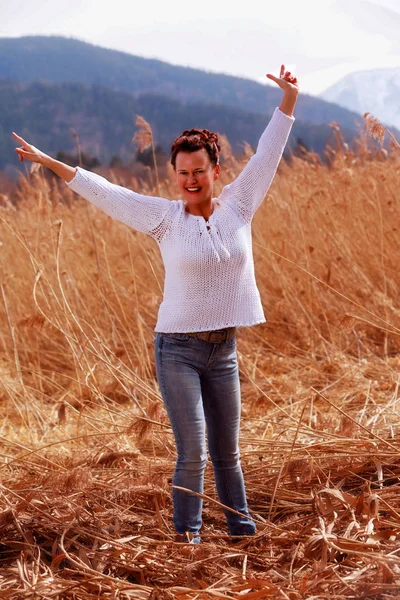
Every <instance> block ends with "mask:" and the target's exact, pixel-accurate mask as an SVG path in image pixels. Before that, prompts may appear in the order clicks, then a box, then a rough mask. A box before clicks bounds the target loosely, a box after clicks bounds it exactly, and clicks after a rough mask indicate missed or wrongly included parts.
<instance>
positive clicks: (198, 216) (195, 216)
mask: <svg viewBox="0 0 400 600" xmlns="http://www.w3.org/2000/svg"><path fill="white" fill-rule="evenodd" d="M216 200H217V199H216V198H213V199H212V202H213V206H214V208H213V211H212V213H211V215H210V216H209V217H208V219H206V218H205V217H202V216H201V215H192V214H191V213H188V212H187V211H186V209H185V203H184V202H183V200H182V204H183V212H184V213H185V214H186V215H187V216H188V217H190V218H191V219H197V220H198V221H199V220H203V221H205V222H206V223H210V221H211V220H213V218H214V215H215V211H216V208H217V206H218V204H217V202H216Z"/></svg>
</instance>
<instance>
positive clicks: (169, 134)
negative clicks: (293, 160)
mask: <svg viewBox="0 0 400 600" xmlns="http://www.w3.org/2000/svg"><path fill="white" fill-rule="evenodd" d="M281 98H282V90H281V89H279V88H278V86H276V87H275V88H274V87H272V86H270V85H261V84H259V83H257V82H254V81H251V80H248V79H244V78H240V77H233V76H228V75H221V74H215V73H207V72H205V71H201V70H199V69H191V68H187V67H179V66H174V65H170V64H168V63H165V62H162V61H159V60H152V59H146V58H141V57H137V56H133V55H131V54H128V53H125V52H120V51H116V50H109V49H106V48H102V47H99V46H95V45H93V44H88V43H86V42H82V41H79V40H76V39H73V38H65V37H59V36H24V37H20V38H0V168H5V167H7V165H13V166H14V167H15V166H16V165H15V158H16V155H15V153H14V148H15V143H14V140H13V139H12V138H11V131H16V132H17V133H19V134H20V135H22V136H23V137H25V138H26V139H27V140H28V141H30V142H31V143H33V144H34V145H36V146H38V147H39V148H41V149H42V150H43V151H44V152H47V153H49V154H51V155H53V156H54V154H55V153H57V152H58V151H64V152H73V151H74V150H75V143H76V142H75V140H74V139H73V137H72V130H73V129H75V130H76V132H77V133H78V135H79V140H80V143H81V146H82V150H83V151H84V152H87V153H88V154H91V155H92V156H93V155H94V156H96V157H97V158H98V159H99V160H100V161H101V162H102V163H105V162H108V161H109V160H110V159H111V158H112V157H113V156H114V155H119V156H120V158H121V159H122V160H124V161H126V160H128V159H129V158H131V157H132V152H133V146H132V135H133V132H134V124H135V118H136V115H141V116H143V117H144V118H145V119H146V120H147V121H148V122H149V123H150V125H151V127H152V129H153V133H154V139H155V141H156V143H158V144H160V145H161V146H162V147H163V149H164V150H166V151H168V150H169V147H170V144H171V142H172V140H173V139H174V138H175V137H176V135H178V134H179V133H180V132H181V131H182V130H183V129H186V128H191V127H201V128H202V127H204V128H208V129H212V130H214V131H217V132H219V133H223V134H225V135H226V136H227V138H228V139H229V141H230V143H231V144H232V146H233V150H234V151H235V152H239V151H240V150H241V148H242V144H243V142H244V141H247V142H248V143H249V144H251V145H252V146H253V147H255V146H256V144H257V141H258V139H259V137H260V135H261V133H262V131H263V130H264V128H265V126H266V124H267V122H268V120H269V118H270V117H271V115H272V112H273V110H274V108H275V107H276V106H278V105H279V103H280V100H281ZM295 116H296V121H295V123H294V126H293V129H292V132H291V135H290V138H289V143H288V147H287V148H288V150H289V149H291V148H292V149H293V148H294V147H295V146H296V144H297V143H301V144H302V145H303V146H306V147H308V148H309V149H311V150H313V151H314V152H317V153H318V154H322V153H323V150H324V149H325V146H326V142H327V140H328V139H329V136H330V134H331V129H330V127H329V123H331V122H332V121H335V122H337V123H338V124H339V125H340V127H341V129H342V132H343V134H344V137H345V140H346V141H347V142H348V143H350V144H351V142H352V140H353V139H354V137H355V136H357V135H358V131H359V129H358V128H359V127H361V128H362V127H363V120H362V117H361V116H360V115H359V114H357V113H356V112H351V111H349V110H347V109H344V108H342V107H340V106H338V105H337V104H332V103H330V102H327V101H325V100H322V99H319V98H314V97H312V96H309V95H307V94H300V96H299V99H298V102H297V105H296V112H295ZM19 167H20V165H19V164H18V168H19Z"/></svg>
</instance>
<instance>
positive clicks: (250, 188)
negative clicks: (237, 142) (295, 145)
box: [220, 65, 299, 223]
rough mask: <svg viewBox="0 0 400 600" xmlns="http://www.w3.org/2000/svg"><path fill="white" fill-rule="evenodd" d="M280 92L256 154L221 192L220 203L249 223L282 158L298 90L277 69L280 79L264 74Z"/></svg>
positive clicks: (282, 69)
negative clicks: (276, 85) (282, 93)
mask: <svg viewBox="0 0 400 600" xmlns="http://www.w3.org/2000/svg"><path fill="white" fill-rule="evenodd" d="M267 77H269V78H270V79H273V80H274V81H275V82H276V83H277V84H278V85H279V87H281V88H282V89H283V90H284V95H283V98H282V102H281V104H280V106H279V108H278V107H277V108H276V109H275V111H274V114H273V116H272V118H271V120H270V122H269V123H268V126H267V128H266V129H265V131H264V132H263V134H262V135H261V138H260V140H259V142H258V146H257V150H256V153H255V154H254V155H253V156H252V157H251V159H250V160H249V162H248V163H247V165H246V166H245V167H244V169H243V171H242V172H241V173H240V175H239V176H238V177H237V178H236V179H235V180H234V181H233V182H232V183H230V184H229V185H226V186H225V187H224V189H223V190H222V192H221V195H220V199H221V200H222V201H224V202H226V203H227V204H228V205H229V206H231V207H232V209H233V210H234V211H235V212H236V213H237V215H238V216H239V217H240V219H241V220H242V221H244V222H245V223H249V222H250V221H251V220H252V218H253V216H254V213H255V212H256V210H257V209H258V207H259V206H260V204H261V203H262V201H263V200H264V198H265V196H266V194H267V192H268V190H269V187H270V185H271V183H272V180H273V179H274V176H275V173H276V170H277V168H278V165H279V162H280V160H281V158H282V154H283V151H284V149H285V146H286V143H287V140H288V137H289V134H290V131H291V128H292V125H293V123H294V121H295V118H294V116H293V111H294V107H295V104H296V101H297V96H298V93H299V88H298V85H297V79H296V77H292V76H291V74H290V72H289V71H286V72H285V66H284V65H282V66H281V72H280V78H277V77H274V75H270V74H268V75H267Z"/></svg>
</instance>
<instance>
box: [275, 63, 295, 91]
mask: <svg viewBox="0 0 400 600" xmlns="http://www.w3.org/2000/svg"><path fill="white" fill-rule="evenodd" d="M267 77H268V79H272V81H275V83H277V84H278V85H279V87H280V88H282V89H283V91H284V92H292V93H297V94H298V93H299V84H298V83H297V78H296V77H294V76H293V75H292V74H291V72H290V71H286V72H285V65H281V72H280V74H279V78H278V77H274V75H271V73H267Z"/></svg>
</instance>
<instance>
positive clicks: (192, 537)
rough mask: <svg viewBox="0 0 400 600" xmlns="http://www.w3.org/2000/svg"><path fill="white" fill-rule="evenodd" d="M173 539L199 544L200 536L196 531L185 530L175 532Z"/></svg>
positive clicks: (184, 542) (183, 542)
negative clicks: (183, 531)
mask: <svg viewBox="0 0 400 600" xmlns="http://www.w3.org/2000/svg"><path fill="white" fill-rule="evenodd" d="M175 541H176V542H180V543H182V544H200V543H201V538H200V536H199V535H198V534H197V533H192V532H191V531H186V532H185V533H177V534H176V537H175Z"/></svg>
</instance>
